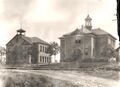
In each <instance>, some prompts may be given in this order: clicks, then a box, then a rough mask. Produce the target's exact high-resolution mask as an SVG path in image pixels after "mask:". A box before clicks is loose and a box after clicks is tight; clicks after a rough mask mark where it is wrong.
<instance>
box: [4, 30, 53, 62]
mask: <svg viewBox="0 0 120 87" xmlns="http://www.w3.org/2000/svg"><path fill="white" fill-rule="evenodd" d="M48 46H49V44H48V43H47V42H45V41H43V40H41V39H39V38H37V37H27V36H25V30H23V29H19V30H17V34H16V35H15V36H14V37H13V38H12V39H11V40H10V41H9V42H8V43H7V44H6V49H7V52H6V63H7V64H48V63H51V56H50V55H49V54H48V53H46V50H47V47H48Z"/></svg>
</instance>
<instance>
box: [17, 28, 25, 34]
mask: <svg viewBox="0 0 120 87" xmlns="http://www.w3.org/2000/svg"><path fill="white" fill-rule="evenodd" d="M25 32H26V31H25V30H23V29H19V30H17V35H25Z"/></svg>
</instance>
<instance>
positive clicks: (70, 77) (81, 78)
mask: <svg viewBox="0 0 120 87" xmlns="http://www.w3.org/2000/svg"><path fill="white" fill-rule="evenodd" d="M12 71H15V72H24V73H32V74H36V75H43V76H48V77H51V78H53V79H59V80H64V81H68V82H70V83H73V84H76V85H80V87H81V85H83V87H120V81H115V80H111V79H104V78H98V77H94V76H90V75H87V74H85V73H82V72H79V73H78V72H76V71H54V70H12ZM7 72H11V70H7Z"/></svg>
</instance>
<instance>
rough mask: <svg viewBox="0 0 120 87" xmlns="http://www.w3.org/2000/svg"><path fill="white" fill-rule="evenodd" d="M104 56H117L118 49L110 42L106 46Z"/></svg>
mask: <svg viewBox="0 0 120 87" xmlns="http://www.w3.org/2000/svg"><path fill="white" fill-rule="evenodd" d="M102 56H103V57H107V58H111V57H116V51H115V49H114V48H113V47H112V46H111V45H110V44H108V45H106V46H105V47H104V50H103V53H102Z"/></svg>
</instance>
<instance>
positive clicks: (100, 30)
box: [91, 28, 109, 35]
mask: <svg viewBox="0 0 120 87" xmlns="http://www.w3.org/2000/svg"><path fill="white" fill-rule="evenodd" d="M91 31H92V33H94V34H95V35H104V34H109V33H108V32H106V31H104V30H102V29H100V28H98V29H92V30H91Z"/></svg>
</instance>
